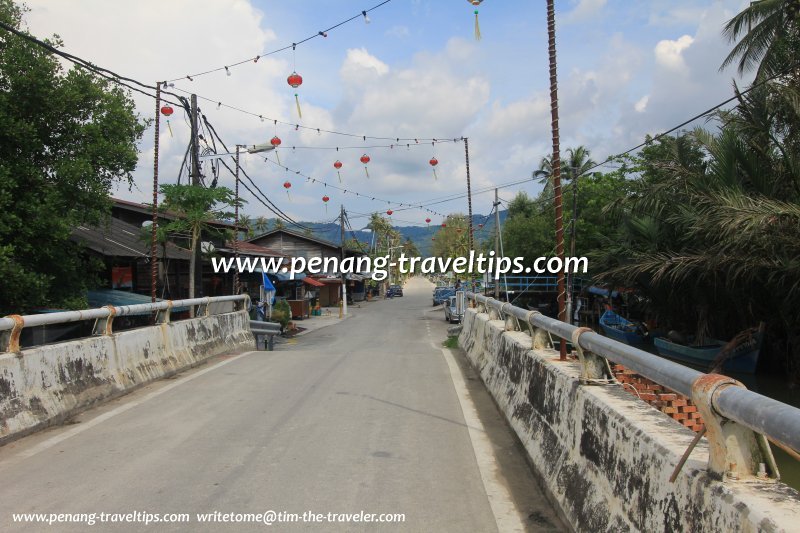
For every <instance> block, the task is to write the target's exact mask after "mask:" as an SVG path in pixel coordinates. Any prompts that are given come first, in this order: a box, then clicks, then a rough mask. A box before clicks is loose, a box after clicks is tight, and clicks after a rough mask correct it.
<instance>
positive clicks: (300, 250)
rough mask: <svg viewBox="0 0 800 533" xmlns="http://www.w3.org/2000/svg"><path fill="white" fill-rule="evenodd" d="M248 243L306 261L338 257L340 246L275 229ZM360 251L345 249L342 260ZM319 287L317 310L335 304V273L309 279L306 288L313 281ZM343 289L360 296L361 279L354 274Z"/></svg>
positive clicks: (337, 293)
mask: <svg viewBox="0 0 800 533" xmlns="http://www.w3.org/2000/svg"><path fill="white" fill-rule="evenodd" d="M248 242H250V243H253V244H257V245H259V246H263V247H265V248H269V249H271V250H275V251H277V252H279V253H281V254H286V255H290V256H293V257H302V258H304V259H305V260H306V261H308V260H309V259H311V258H312V257H320V258H323V259H324V258H326V257H336V258H341V257H342V247H341V246H339V245H338V244H336V243H333V242H331V241H328V240H325V239H320V238H319V237H316V236H313V235H306V234H304V233H300V232H297V231H293V230H289V229H285V228H276V229H273V230H271V231H268V232H266V233H264V234H263V235H259V236H258V237H254V238H252V239H250V240H249V241H248ZM364 255H366V254H364V253H363V252H359V251H355V250H350V249H347V248H345V250H344V256H345V257H360V256H364ZM312 280H313V282H316V283H318V284H320V285H319V286H317V287H316V290H317V291H318V297H319V305H320V306H321V307H332V306H337V305H339V300H340V299H341V286H342V278H341V276H340V275H339V273H338V272H325V273H320V274H315V275H312V276H310V279H309V281H308V282H307V283H308V284H309V285H310V284H312V283H313V282H312ZM347 290H348V292H350V293H352V294H359V295H362V298H361V299H363V294H364V278H363V276H360V275H358V274H356V273H354V274H350V275H348V277H347Z"/></svg>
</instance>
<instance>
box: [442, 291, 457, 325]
mask: <svg viewBox="0 0 800 533" xmlns="http://www.w3.org/2000/svg"><path fill="white" fill-rule="evenodd" d="M444 319H445V320H447V321H448V322H450V323H451V324H452V323H453V322H461V315H459V314H458V312H457V311H456V297H455V296H450V297H449V298H448V299H447V300H446V301H445V302H444Z"/></svg>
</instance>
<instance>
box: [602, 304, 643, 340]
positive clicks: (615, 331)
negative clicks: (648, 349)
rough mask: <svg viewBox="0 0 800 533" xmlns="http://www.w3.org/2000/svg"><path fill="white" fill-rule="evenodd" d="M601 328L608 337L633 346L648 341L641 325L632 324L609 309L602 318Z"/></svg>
mask: <svg viewBox="0 0 800 533" xmlns="http://www.w3.org/2000/svg"><path fill="white" fill-rule="evenodd" d="M600 327H601V328H603V333H605V335H606V337H610V338H612V339H614V340H615V341H619V342H624V343H625V344H629V345H631V346H636V345H639V344H645V343H646V342H647V340H648V337H647V334H646V333H645V331H644V330H643V328H642V326H641V325H640V324H636V323H635V322H631V321H630V320H628V319H627V318H625V317H623V316H621V315H618V314H617V313H615V312H614V311H612V310H611V309H607V310H606V312H605V313H603V314H602V316H601V317H600Z"/></svg>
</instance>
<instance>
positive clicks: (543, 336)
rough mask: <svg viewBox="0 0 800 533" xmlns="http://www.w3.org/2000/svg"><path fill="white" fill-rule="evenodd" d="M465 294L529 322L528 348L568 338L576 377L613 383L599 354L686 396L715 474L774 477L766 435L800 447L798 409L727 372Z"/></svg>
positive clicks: (494, 311)
mask: <svg viewBox="0 0 800 533" xmlns="http://www.w3.org/2000/svg"><path fill="white" fill-rule="evenodd" d="M467 298H468V299H469V300H470V301H471V302H474V305H475V306H476V307H477V308H478V312H485V313H488V314H489V318H490V319H502V320H505V321H506V328H505V329H506V330H515V329H519V328H518V327H516V326H518V325H519V322H524V323H526V324H528V326H529V327H530V336H531V339H532V348H533V349H541V348H546V347H547V342H548V338H549V337H548V335H547V333H550V334H552V335H556V336H558V337H560V338H561V339H564V340H568V341H570V342H571V343H572V344H573V347H574V348H575V350H576V351H577V355H578V358H579V360H580V362H581V365H582V369H581V380H582V382H584V383H585V384H587V385H591V384H598V383H610V382H613V376H610V375H609V372H608V371H607V369H608V364H607V363H606V361H603V360H602V359H601V358H604V359H606V360H608V361H612V362H614V363H618V364H621V365H624V366H625V367H627V368H629V369H630V370H633V371H634V372H636V373H637V374H640V375H642V376H644V377H646V378H648V379H650V380H652V381H655V382H656V383H658V384H660V385H663V386H665V387H668V388H670V389H672V390H674V391H676V392H679V393H680V394H683V395H685V396H687V397H690V398H691V399H692V400H693V401H694V402H695V403H696V404H697V406H698V410H699V411H700V412H701V414H702V415H703V419H704V422H705V425H706V437H707V438H708V441H709V450H710V457H709V469H710V470H712V471H715V472H717V473H719V474H720V475H725V476H727V477H728V478H731V479H739V478H740V477H751V476H758V477H763V472H764V469H765V465H766V467H767V468H768V469H769V470H770V473H771V474H772V477H773V478H777V477H778V473H777V467H776V466H775V462H774V458H773V457H772V452H771V450H770V448H769V446H768V444H767V442H766V439H767V438H768V439H769V440H771V441H772V442H774V443H775V444H777V445H778V446H780V447H782V448H789V449H790V450H794V451H795V452H796V451H798V450H800V409H798V408H796V407H792V406H790V405H787V404H785V403H782V402H779V401H777V400H773V399H772V398H768V397H766V396H762V395H761V394H758V393H755V392H752V391H749V390H747V389H746V388H745V387H744V385H743V384H742V383H740V382H738V381H736V380H734V379H732V378H729V377H727V376H722V375H719V374H705V373H703V372H699V371H697V370H694V369H692V368H688V367H686V366H683V365H681V364H678V363H675V362H673V361H670V360H668V359H664V358H662V357H659V356H657V355H654V354H651V353H648V352H645V351H643V350H640V349H638V348H634V347H632V346H629V345H627V344H623V343H621V342H618V341H615V340H613V339H610V338H608V337H605V336H603V335H600V334H598V333H595V332H594V331H592V330H590V329H588V328H578V327H575V326H573V325H570V324H567V323H565V322H561V321H559V320H555V319H553V318H549V317H546V316H544V315H543V314H541V313H539V312H538V311H529V310H526V309H522V308H519V307H516V306H514V305H511V304H509V303H505V302H501V301H499V300H495V299H494V298H489V297H487V296H484V295H482V294H475V293H472V292H468V293H467ZM562 342H563V341H562ZM765 437H766V438H765ZM759 472H760V473H761V474H760V475H759Z"/></svg>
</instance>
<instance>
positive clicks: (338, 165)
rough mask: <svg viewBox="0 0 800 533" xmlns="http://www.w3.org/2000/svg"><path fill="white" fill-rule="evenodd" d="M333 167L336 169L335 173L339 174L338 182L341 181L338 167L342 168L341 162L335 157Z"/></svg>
mask: <svg viewBox="0 0 800 533" xmlns="http://www.w3.org/2000/svg"><path fill="white" fill-rule="evenodd" d="M333 168H335V169H336V175H337V176H339V183H341V182H342V173H341V172H339V169H340V168H342V162H341V161H339V160H338V159H337V160H336V162H335V163H334V164H333Z"/></svg>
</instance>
